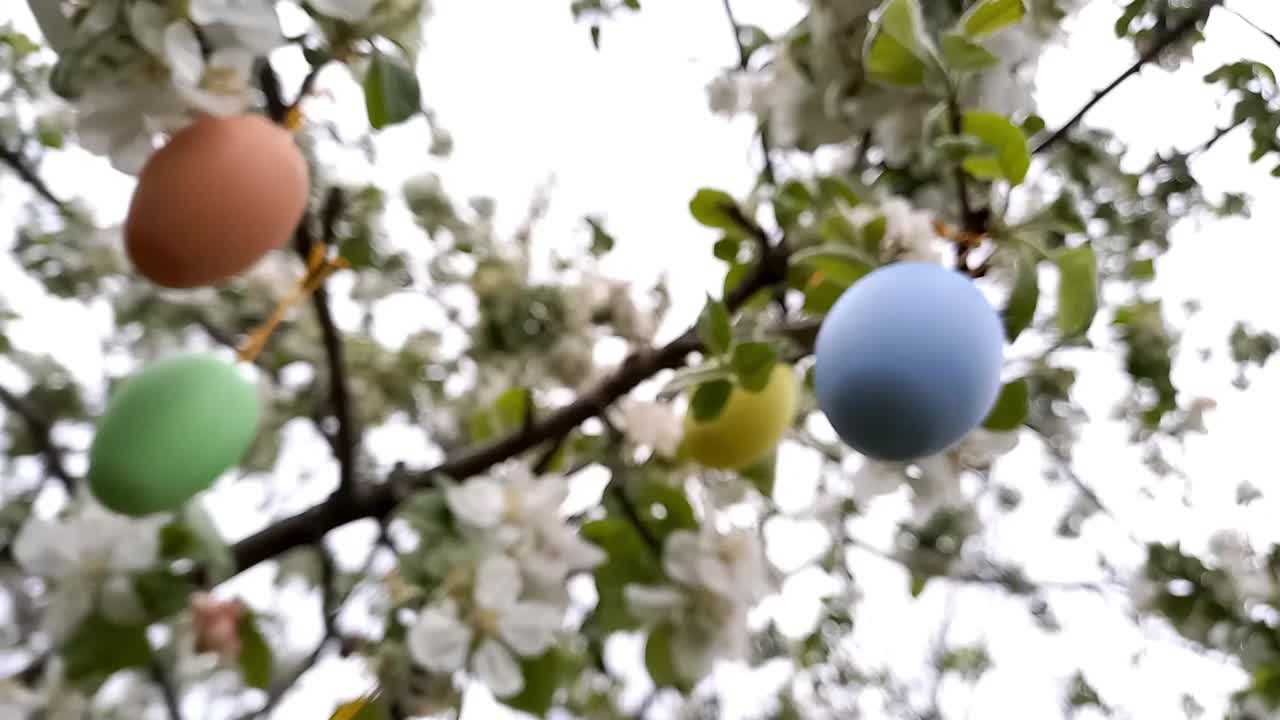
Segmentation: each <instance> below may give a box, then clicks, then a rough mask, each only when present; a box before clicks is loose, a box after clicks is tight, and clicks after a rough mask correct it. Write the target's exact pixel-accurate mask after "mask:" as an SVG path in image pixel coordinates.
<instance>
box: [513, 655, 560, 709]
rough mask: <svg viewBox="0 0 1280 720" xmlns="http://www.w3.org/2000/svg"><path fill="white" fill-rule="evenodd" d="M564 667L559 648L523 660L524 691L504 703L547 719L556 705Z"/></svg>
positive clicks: (521, 671)
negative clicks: (548, 713) (552, 707)
mask: <svg viewBox="0 0 1280 720" xmlns="http://www.w3.org/2000/svg"><path fill="white" fill-rule="evenodd" d="M564 666H565V662H564V659H563V654H562V653H561V651H560V649H559V648H551V649H550V650H548V651H546V652H545V653H543V654H542V655H540V656H538V657H535V658H521V659H520V674H521V675H523V676H524V689H523V690H521V691H520V692H519V693H518V694H516V695H515V696H514V697H511V698H507V699H503V700H502V703H503V704H504V705H507V706H509V707H512V708H515V709H516V710H520V711H523V712H527V713H529V714H530V715H533V716H534V717H546V715H547V712H548V711H550V710H551V706H552V705H553V704H554V703H553V701H554V700H555V695H556V690H557V689H558V688H559V687H560V681H561V676H562V671H563V668H564Z"/></svg>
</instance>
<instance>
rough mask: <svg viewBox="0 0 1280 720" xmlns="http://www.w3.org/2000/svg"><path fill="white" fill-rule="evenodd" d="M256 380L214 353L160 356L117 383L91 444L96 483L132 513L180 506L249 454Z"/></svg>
mask: <svg viewBox="0 0 1280 720" xmlns="http://www.w3.org/2000/svg"><path fill="white" fill-rule="evenodd" d="M258 421H259V407H258V391H257V388H256V386H255V385H254V384H253V383H252V382H250V381H248V380H246V379H245V378H244V377H243V376H241V374H240V370H239V368H238V367H237V366H236V365H235V364H233V363H231V362H228V361H226V360H223V359H221V358H219V357H217V356H215V355H212V354H207V353H195V354H188V355H178V356H174V357H170V358H166V359H163V360H160V361H158V362H156V363H154V364H152V365H150V366H148V367H146V368H144V369H143V370H142V371H141V372H140V373H138V374H137V375H135V376H133V377H131V378H129V379H128V380H126V381H125V382H124V383H123V384H121V385H120V386H119V388H117V390H116V392H114V393H113V394H112V397H111V399H110V401H109V402H108V404H107V409H106V411H105V412H104V413H103V415H102V417H101V418H99V420H98V425H97V430H96V433H95V435H94V438H93V444H92V446H91V447H90V449H89V488H90V490H91V491H92V492H93V494H94V496H95V497H96V498H97V499H98V501H99V502H101V503H102V504H103V505H104V506H106V507H107V508H109V509H111V510H114V511H116V512H118V513H122V514H125V515H134V516H138V515H147V514H151V513H156V512H163V511H170V510H176V509H178V508H179V507H181V506H182V505H183V504H184V503H185V502H186V501H187V500H189V499H191V498H192V497H193V496H194V495H195V494H196V493H199V492H200V491H202V490H205V489H207V488H208V487H209V486H210V485H212V484H213V481H214V480H215V479H217V477H218V476H219V475H221V474H222V473H223V472H225V471H226V470H227V469H229V468H231V467H233V466H234V465H236V463H238V462H240V460H241V459H242V458H243V457H244V454H245V453H246V452H247V451H248V449H249V446H250V445H251V444H252V443H253V440H254V437H255V436H256V435H257V431H258Z"/></svg>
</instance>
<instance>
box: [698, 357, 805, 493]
mask: <svg viewBox="0 0 1280 720" xmlns="http://www.w3.org/2000/svg"><path fill="white" fill-rule="evenodd" d="M797 392H798V388H797V382H796V376H795V370H794V369H793V368H792V367H791V366H790V365H787V364H786V363H777V364H776V365H774V366H773V372H772V374H771V375H770V377H769V382H768V384H767V385H765V386H764V388H763V389H761V390H760V391H758V392H751V391H749V390H747V389H746V388H743V387H741V386H739V385H735V386H734V388H733V391H732V392H731V393H730V395H729V399H728V401H727V402H726V403H725V406H724V408H723V409H722V410H721V411H720V414H719V415H717V416H716V417H714V418H712V419H710V420H699V419H697V418H696V417H695V415H694V412H693V410H692V409H690V410H689V412H688V414H687V415H686V416H685V424H684V441H683V442H684V448H685V452H686V453H687V454H688V456H689V457H690V458H691V459H692V460H694V461H696V462H698V463H701V464H703V465H706V466H707V467H713V468H722V469H728V470H741V469H744V468H748V467H751V466H752V465H754V464H756V463H758V462H760V461H761V460H763V459H764V458H765V456H767V455H768V454H769V452H770V451H771V450H773V449H774V448H775V447H777V445H778V443H779V442H780V441H781V440H782V436H783V434H785V433H786V431H787V428H789V427H791V423H792V422H793V421H794V420H795V417H796V410H797V397H796V396H797Z"/></svg>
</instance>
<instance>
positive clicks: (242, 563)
mask: <svg viewBox="0 0 1280 720" xmlns="http://www.w3.org/2000/svg"><path fill="white" fill-rule="evenodd" d="M766 248H767V249H768V252H766V253H765V255H764V257H762V258H761V260H760V262H758V263H756V264H754V265H752V266H751V270H750V271H749V272H748V273H747V275H746V277H744V278H743V280H742V282H740V283H738V285H737V286H735V287H734V288H733V289H732V290H731V291H730V292H729V293H728V294H727V295H726V296H725V305H726V306H727V307H728V308H729V309H730V310H731V311H735V310H737V309H739V308H741V307H742V305H743V304H744V303H745V302H746V301H747V299H748V298H750V297H751V296H753V295H754V294H755V293H756V292H758V291H760V290H762V289H764V288H768V287H771V286H772V285H774V284H776V283H780V282H783V281H785V280H786V268H787V263H788V256H787V253H786V252H783V251H779V250H777V249H774V248H768V246H767V245H766ZM702 349H703V348H702V341H701V340H700V339H699V338H698V333H697V331H696V329H695V328H689V329H688V330H686V331H685V332H684V334H682V335H680V336H679V337H677V338H676V339H675V340H672V341H671V342H669V343H667V344H666V345H664V346H662V347H661V348H645V349H641V350H637V351H635V352H633V353H632V354H631V355H629V356H628V357H627V358H626V359H625V360H624V361H623V362H622V365H621V366H620V367H619V368H618V369H617V370H616V371H615V372H614V373H613V375H611V376H609V377H608V378H607V379H605V380H604V381H603V382H601V383H600V384H599V385H597V386H596V387H594V388H593V389H591V390H588V391H585V392H583V393H582V394H580V395H579V396H578V397H577V399H576V400H574V401H573V402H572V403H570V404H568V405H566V406H564V407H561V408H560V409H558V410H556V411H555V412H551V413H548V414H546V415H545V416H544V417H542V418H540V419H539V420H538V421H537V422H535V423H534V424H533V425H532V426H531V427H530V428H529V429H528V430H527V431H526V430H524V429H521V430H519V431H517V432H515V433H512V434H510V435H507V436H505V437H502V438H500V439H498V440H496V441H494V442H491V443H488V444H485V445H481V446H479V447H474V448H471V449H469V450H465V451H463V452H461V453H458V454H457V455H455V456H453V457H450V458H449V459H447V460H446V461H445V462H443V463H441V464H439V465H437V466H435V467H433V468H431V469H429V470H425V471H422V472H419V473H414V474H405V475H403V477H399V478H396V479H395V481H392V482H385V483H382V484H378V485H371V486H368V487H357V488H355V492H353V493H351V494H350V495H347V496H343V495H334V496H333V497H330V498H329V499H328V500H326V501H324V502H322V503H320V504H319V505H316V506H314V507H311V508H310V509H308V510H304V511H303V512H301V513H298V514H296V515H293V516H291V517H287V518H284V519H282V520H279V521H277V522H275V523H274V524H272V525H270V526H268V527H266V528H264V529H262V530H260V531H258V532H257V533H255V534H253V535H250V536H249V537H247V538H245V539H243V540H241V541H240V542H238V543H236V544H235V546H234V547H233V548H232V554H233V556H234V557H235V561H236V568H237V569H238V570H240V571H244V570H247V569H248V568H250V567H253V566H254V565H257V564H258V563H260V562H263V561H265V560H269V559H270V558H273V557H275V556H276V555H279V554H280V553H283V552H285V551H287V550H290V549H292V548H295V547H299V546H302V545H309V544H312V543H315V542H317V541H318V540H319V539H320V538H323V537H324V536H325V534H326V533H328V532H329V531H330V530H332V529H334V528H336V527H340V526H342V525H346V524H347V523H350V522H355V521H356V520H361V519H364V518H371V517H372V518H384V517H386V516H387V515H389V514H390V513H391V512H392V511H393V510H395V508H396V507H397V506H398V505H399V504H400V502H401V501H402V500H404V499H405V498H407V497H408V496H409V494H411V493H412V492H413V491H414V490H417V489H421V488H427V487H432V486H433V485H434V484H435V482H436V479H437V478H439V477H448V478H453V479H455V480H461V479H465V478H469V477H472V476H474V475H477V474H480V473H482V472H484V471H485V470H488V469H489V468H490V467H492V466H494V465H496V464H498V463H500V462H503V461H505V460H508V459H510V458H513V457H515V456H517V455H519V454H521V453H523V452H526V451H528V450H530V449H532V448H535V447H538V446H539V445H541V444H543V443H545V442H547V441H548V440H551V439H553V438H556V437H560V436H561V435H564V434H566V433H568V432H570V431H572V430H573V429H574V428H576V427H578V426H579V425H581V424H582V423H583V422H586V421H587V420H589V419H591V418H593V417H596V416H598V415H600V414H601V413H603V412H604V411H605V410H606V409H607V408H608V407H609V406H610V405H612V404H613V403H614V402H616V401H617V400H618V399H619V398H621V397H622V396H624V395H626V394H627V393H629V392H631V390H632V389H633V388H635V387H636V386H637V385H639V384H641V383H642V382H644V381H645V380H647V379H649V378H650V377H652V376H653V375H655V374H657V373H659V372H661V371H663V370H670V369H674V368H677V367H680V366H681V365H683V364H684V363H685V361H686V360H687V358H688V357H689V355H691V354H692V353H695V352H698V351H700V350H702Z"/></svg>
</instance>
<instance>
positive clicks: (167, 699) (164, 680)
mask: <svg viewBox="0 0 1280 720" xmlns="http://www.w3.org/2000/svg"><path fill="white" fill-rule="evenodd" d="M148 669H149V670H150V672H151V679H152V680H154V681H155V683H156V685H158V686H159V687H160V695H161V696H162V697H163V698H164V706H165V708H167V709H168V710H169V720H182V703H181V702H179V700H178V690H177V688H175V687H174V685H173V680H172V679H171V678H170V677H169V674H168V673H167V672H165V668H164V665H161V664H160V661H159V660H155V659H152V661H151V663H150V664H149V665H148Z"/></svg>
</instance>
